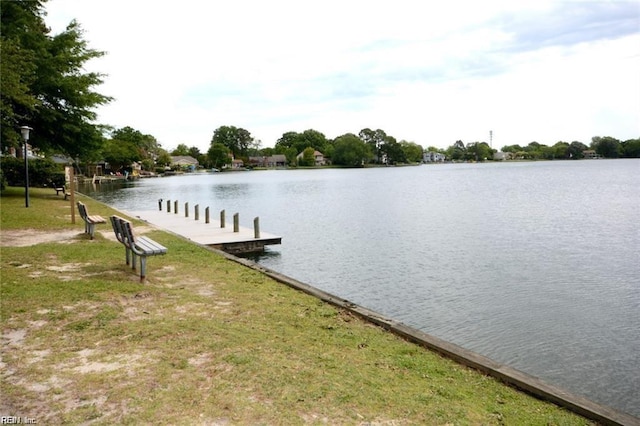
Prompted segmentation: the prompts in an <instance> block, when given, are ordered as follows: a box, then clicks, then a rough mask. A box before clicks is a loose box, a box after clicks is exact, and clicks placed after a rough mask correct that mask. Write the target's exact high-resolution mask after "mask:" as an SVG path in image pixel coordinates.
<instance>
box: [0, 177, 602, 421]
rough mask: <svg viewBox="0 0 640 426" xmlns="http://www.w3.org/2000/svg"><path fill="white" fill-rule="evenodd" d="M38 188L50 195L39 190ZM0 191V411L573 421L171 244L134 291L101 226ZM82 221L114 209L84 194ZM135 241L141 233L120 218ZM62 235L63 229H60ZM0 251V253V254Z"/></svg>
mask: <svg viewBox="0 0 640 426" xmlns="http://www.w3.org/2000/svg"><path fill="white" fill-rule="evenodd" d="M51 192H53V194H51ZM22 197H23V192H21V190H20V188H9V189H8V190H7V191H5V192H3V196H2V199H1V201H2V206H1V228H2V234H3V239H4V237H5V235H9V234H11V233H14V232H16V231H19V232H20V233H32V234H34V235H35V234H38V233H39V232H44V231H46V232H63V231H74V230H75V231H76V232H75V233H73V232H72V233H71V236H67V237H65V239H64V241H60V242H48V243H39V244H35V245H30V246H25V247H13V246H3V247H2V252H1V274H2V275H1V280H2V281H1V282H2V285H1V292H0V296H1V300H2V305H1V307H2V310H1V312H2V319H1V325H2V332H3V336H4V337H5V338H6V339H7V341H8V342H9V343H8V344H7V345H4V346H3V353H2V357H3V358H2V360H3V362H4V363H5V365H6V368H5V370H6V371H8V372H10V374H4V375H3V377H2V398H3V402H1V403H0V404H2V405H0V408H2V410H1V411H2V414H3V415H12V414H15V415H18V414H21V415H25V416H29V417H32V418H36V419H38V420H39V421H40V422H41V423H50V422H53V421H55V422H57V423H58V422H62V423H69V424H76V423H90V424H113V423H122V424H140V423H143V424H178V423H181V424H184V423H186V424H211V423H225V422H226V423H228V424H325V423H329V424H367V423H376V424H443V425H444V424H456V425H475V424H530V425H548V424H551V425H583V424H589V422H588V421H586V420H585V419H583V418H581V417H579V416H576V415H574V414H572V413H570V412H567V411H566V410H563V409H561V408H559V407H557V406H555V405H552V404H549V403H545V402H542V401H539V400H537V399H535V398H533V397H530V396H528V395H526V394H524V393H522V392H519V391H517V390H515V389H512V388H510V387H507V386H505V385H504V384H502V383H500V382H499V381H497V380H495V379H493V378H490V377H487V376H485V375H482V374H480V373H478V372H476V371H474V370H471V369H468V368H465V367H462V366H460V365H458V364H456V363H454V362H452V361H450V360H447V359H444V358H442V357H440V356H438V355H437V354H435V353H432V352H429V351H427V350H425V349H423V348H421V347H418V346H416V345H414V344H411V343H408V342H406V341H404V340H402V339H400V338H398V337H397V336H395V335H393V334H390V333H388V332H386V331H384V330H382V329H381V328H378V327H376V326H373V325H371V324H369V323H366V322H364V321H362V320H360V319H359V318H357V317H355V316H353V315H351V314H350V313H349V312H347V311H342V310H340V309H337V308H335V307H332V306H330V305H327V304H325V303H323V302H320V301H319V300H317V299H315V298H312V297H311V296H308V295H306V294H303V293H301V292H297V291H295V290H293V289H291V288H289V287H287V286H285V285H281V284H279V283H277V282H275V281H273V280H272V279H270V278H268V277H266V276H264V275H262V274H260V273H259V272H257V271H254V270H252V269H248V268H246V267H243V266H241V265H238V264H236V263H234V262H232V261H229V260H227V259H225V258H224V257H223V256H220V255H218V254H217V253H214V252H211V251H208V250H205V249H203V248H201V247H198V246H196V245H193V244H190V243H189V242H187V241H185V240H183V239H181V238H178V237H176V236H174V235H171V234H168V233H165V232H162V231H158V230H148V235H150V236H151V238H153V239H155V240H157V241H158V242H160V243H161V244H163V245H165V246H166V247H168V249H169V251H168V254H167V255H166V256H158V257H152V258H150V259H149V261H148V265H147V268H148V271H147V273H148V278H147V282H146V283H145V284H142V285H141V284H139V283H138V277H137V276H136V275H135V273H134V272H132V271H131V269H129V268H127V267H126V266H125V264H124V249H123V248H122V247H121V246H120V244H119V243H117V242H115V240H113V238H110V234H109V232H110V228H109V225H101V226H98V228H97V230H98V232H96V238H95V239H94V240H90V239H89V238H88V237H87V236H85V235H84V234H83V232H82V231H83V225H82V223H81V220H80V218H79V217H76V224H71V223H70V207H69V202H68V201H63V200H62V197H61V196H58V197H57V196H56V195H55V192H54V191H53V190H52V189H32V190H31V206H30V207H29V208H28V209H27V208H25V207H24V198H22ZM81 199H82V201H83V202H85V203H86V204H87V206H88V209H89V211H90V213H91V214H100V215H102V216H104V217H107V216H109V215H110V214H113V213H114V211H113V210H112V209H110V208H109V207H107V206H104V205H102V204H100V203H97V202H95V201H93V200H91V199H88V198H86V197H82V198H81ZM134 227H135V229H139V230H143V229H144V228H143V223H141V222H139V221H134ZM67 235H68V232H67ZM3 245H4V243H3Z"/></svg>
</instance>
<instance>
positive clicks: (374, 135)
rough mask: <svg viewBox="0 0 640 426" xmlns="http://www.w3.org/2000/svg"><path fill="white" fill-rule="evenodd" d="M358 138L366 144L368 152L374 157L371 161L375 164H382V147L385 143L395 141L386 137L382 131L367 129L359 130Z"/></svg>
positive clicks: (390, 137)
mask: <svg viewBox="0 0 640 426" xmlns="http://www.w3.org/2000/svg"><path fill="white" fill-rule="evenodd" d="M358 137H359V138H360V139H361V140H362V141H363V142H364V143H366V144H367V146H368V147H369V150H370V151H371V152H372V153H373V155H374V156H373V161H375V162H376V163H380V162H382V154H383V152H381V149H382V145H383V144H384V143H386V142H395V141H396V140H395V138H394V137H392V136H389V135H387V134H386V133H385V131H384V130H382V129H376V130H371V129H370V128H368V127H367V128H365V129H362V130H360V133H358Z"/></svg>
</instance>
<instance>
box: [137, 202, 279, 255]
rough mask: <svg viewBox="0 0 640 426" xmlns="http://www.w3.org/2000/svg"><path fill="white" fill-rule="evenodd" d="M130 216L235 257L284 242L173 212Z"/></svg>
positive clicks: (250, 230) (149, 212) (267, 235)
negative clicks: (236, 230)
mask: <svg viewBox="0 0 640 426" xmlns="http://www.w3.org/2000/svg"><path fill="white" fill-rule="evenodd" d="M126 213H127V214H128V215H130V216H131V217H135V218H138V219H140V220H143V221H145V222H148V223H149V224H151V225H154V226H157V227H159V228H163V229H166V230H167V231H170V232H173V233H174V234H177V235H180V236H183V237H185V238H187V239H189V240H191V241H194V242H196V243H198V244H203V245H206V246H209V247H213V248H217V249H220V250H223V251H225V252H227V253H231V254H242V253H256V252H262V251H264V248H265V246H267V245H273V244H281V242H282V237H279V236H277V235H272V234H267V233H266V232H260V231H259V232H258V234H259V236H258V237H256V232H255V230H254V229H250V228H243V227H238V232H234V223H233V222H231V223H225V227H224V228H222V227H221V226H220V221H217V220H210V221H209V223H206V221H205V220H203V219H202V218H200V219H199V220H195V219H194V218H193V217H185V216H184V215H180V214H175V213H173V212H166V211H153V210H151V211H136V212H126Z"/></svg>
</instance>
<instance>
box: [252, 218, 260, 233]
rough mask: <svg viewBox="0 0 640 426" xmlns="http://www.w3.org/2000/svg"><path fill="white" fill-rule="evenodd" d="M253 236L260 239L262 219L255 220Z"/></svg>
mask: <svg viewBox="0 0 640 426" xmlns="http://www.w3.org/2000/svg"><path fill="white" fill-rule="evenodd" d="M253 236H254V237H255V238H260V218H259V217H256V218H255V219H253Z"/></svg>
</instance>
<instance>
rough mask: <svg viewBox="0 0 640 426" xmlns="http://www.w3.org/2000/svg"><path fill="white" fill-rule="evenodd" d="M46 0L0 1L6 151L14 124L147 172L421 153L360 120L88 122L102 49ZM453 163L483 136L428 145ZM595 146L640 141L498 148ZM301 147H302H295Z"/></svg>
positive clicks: (525, 150)
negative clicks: (189, 126)
mask: <svg viewBox="0 0 640 426" xmlns="http://www.w3.org/2000/svg"><path fill="white" fill-rule="evenodd" d="M46 2H47V0H17V1H11V2H3V3H2V8H0V17H1V25H2V33H1V34H0V54H1V55H2V56H1V58H0V59H1V60H0V67H1V68H0V73H1V75H2V79H0V83H1V89H2V90H1V92H0V109H1V113H2V114H1V118H0V120H1V122H0V148H1V150H2V152H3V153H6V152H7V151H9V150H10V149H11V148H14V149H16V152H17V153H18V154H20V152H21V151H20V150H19V149H17V148H19V147H20V144H21V143H22V139H21V137H20V135H19V130H18V129H19V127H20V126H22V125H29V126H31V127H33V128H35V129H37V130H36V131H35V132H33V133H32V135H31V139H30V141H29V143H30V144H31V145H32V146H33V147H34V148H36V149H37V150H38V151H39V152H40V153H43V154H45V155H47V154H49V155H50V154H64V155H67V156H69V157H70V158H72V159H73V160H74V161H75V162H76V163H83V164H91V163H93V164H95V163H97V162H99V161H105V162H107V163H109V164H110V165H111V168H112V169H115V170H119V169H125V168H127V167H129V166H130V165H131V164H132V163H133V162H138V163H140V164H141V165H142V168H143V169H144V170H149V171H154V170H156V171H157V170H164V168H165V167H167V166H169V165H170V164H171V156H172V155H174V156H176V155H189V156H192V157H194V158H196V159H197V160H198V161H199V163H200V164H201V166H203V167H207V168H209V167H217V168H219V167H225V166H226V165H228V164H229V163H230V162H231V159H232V158H235V159H241V160H243V161H244V162H245V164H249V163H250V158H251V157H265V156H272V155H277V154H279V155H284V156H285V158H286V162H287V164H288V165H291V166H311V165H313V164H314V153H315V151H319V152H321V153H322V154H323V155H324V157H325V158H327V159H329V160H330V162H331V163H332V164H334V165H341V166H348V167H359V166H363V165H367V164H385V165H393V164H403V163H417V162H420V161H422V158H423V154H424V151H425V149H424V148H423V147H422V146H420V145H418V144H417V143H415V142H411V141H406V140H400V141H398V140H397V139H396V138H395V137H393V136H391V135H389V134H387V133H386V132H385V131H384V130H382V129H375V130H373V129H371V128H365V129H362V130H360V131H359V132H358V133H357V134H356V133H346V134H343V135H340V136H338V137H336V138H333V139H330V138H327V137H326V136H325V135H324V134H323V133H322V132H320V131H318V130H315V129H308V130H305V131H302V132H296V131H288V132H285V133H283V134H282V136H281V137H280V138H279V139H278V140H277V141H275V146H274V147H267V148H263V147H261V144H262V142H261V141H260V140H258V139H255V138H254V137H253V136H252V135H251V133H250V132H249V131H248V130H246V129H244V128H242V127H236V126H233V125H223V126H220V127H218V128H217V129H216V130H215V131H214V132H213V135H212V138H211V141H210V144H209V148H208V150H207V151H206V152H201V151H200V149H199V148H197V147H195V146H191V147H188V146H187V145H186V144H179V145H178V146H177V148H176V149H174V150H172V151H171V152H169V151H167V150H165V149H164V148H163V147H162V146H161V145H160V144H159V143H158V141H157V139H156V138H155V137H154V136H153V135H149V134H144V133H142V132H140V131H138V130H136V129H134V128H133V127H129V126H126V127H123V128H119V129H118V128H114V127H111V126H108V125H104V124H99V123H95V120H96V113H95V109H96V108H97V107H99V106H101V105H104V104H107V103H109V102H111V101H112V100H113V99H112V98H111V97H109V96H106V95H103V94H100V93H99V92H97V91H96V88H97V87H98V86H100V85H101V84H102V83H103V78H104V77H105V76H104V74H101V73H95V72H86V71H85V64H86V63H87V62H88V61H89V60H91V59H94V58H99V57H101V56H103V55H104V54H105V52H101V51H97V50H94V49H91V48H89V47H88V45H87V42H86V41H85V40H84V39H83V32H82V29H81V27H80V25H79V24H78V23H77V22H76V21H72V22H71V23H70V24H69V25H68V26H67V27H66V29H65V30H64V31H63V32H61V33H60V34H57V35H51V34H50V29H49V28H48V27H47V26H46V24H45V22H44V19H43V16H45V15H46V13H45V11H44V4H45V3H46ZM426 150H427V151H432V152H437V153H440V154H442V155H443V156H444V157H445V158H446V159H448V160H451V161H485V160H491V159H492V158H493V154H494V153H495V152H496V150H495V149H493V148H492V147H490V146H489V145H488V144H487V143H486V142H470V143H467V144H465V143H464V142H462V141H460V140H458V141H456V142H454V143H453V144H452V145H451V146H449V147H448V148H446V149H440V148H435V147H428V148H427V149H426ZM589 150H593V151H595V152H596V153H597V155H598V156H601V157H606V158H617V157H634V158H638V157H640V139H631V140H626V141H620V140H617V139H615V138H613V137H610V136H606V137H599V136H597V137H594V138H592V141H591V143H590V146H587V145H585V144H583V143H581V142H577V141H573V142H570V143H569V142H558V143H556V144H555V145H553V146H551V147H549V146H546V145H543V144H539V143H537V142H531V143H530V144H529V145H527V146H520V145H509V146H505V147H503V148H502V151H504V152H509V153H512V154H513V157H514V158H522V159H570V158H571V159H578V158H582V157H583V156H584V153H585V152H587V151H589ZM300 154H302V155H300Z"/></svg>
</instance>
